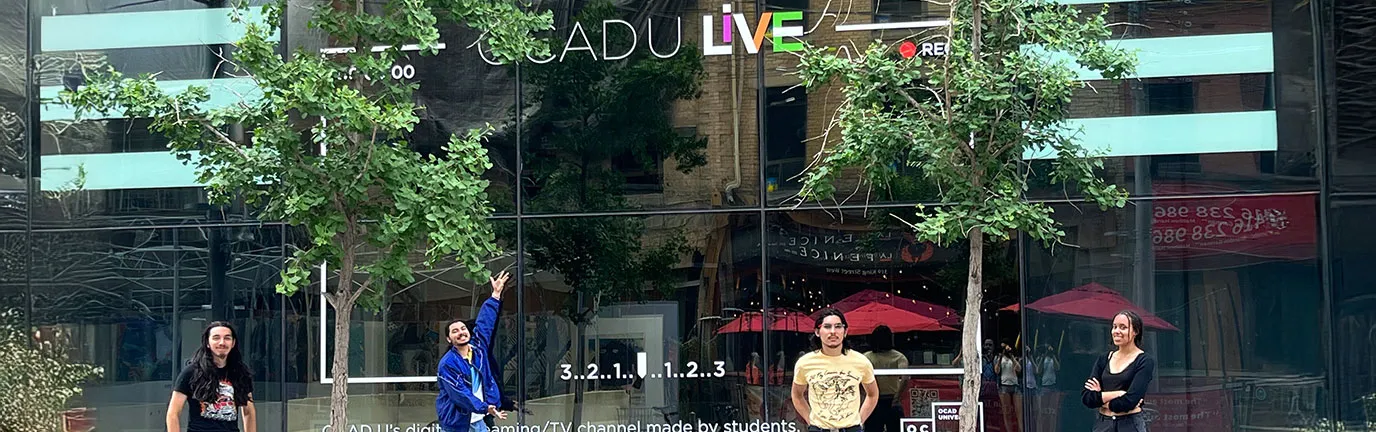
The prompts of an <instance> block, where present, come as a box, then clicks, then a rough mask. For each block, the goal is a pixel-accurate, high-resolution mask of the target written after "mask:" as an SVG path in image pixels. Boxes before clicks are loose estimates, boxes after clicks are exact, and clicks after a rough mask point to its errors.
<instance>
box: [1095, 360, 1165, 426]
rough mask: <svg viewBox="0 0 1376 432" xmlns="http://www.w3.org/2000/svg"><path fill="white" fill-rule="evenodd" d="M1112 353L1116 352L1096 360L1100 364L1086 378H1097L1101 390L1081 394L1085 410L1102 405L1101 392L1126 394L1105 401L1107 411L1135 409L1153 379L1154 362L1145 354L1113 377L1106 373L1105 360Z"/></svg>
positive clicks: (1107, 371)
mask: <svg viewBox="0 0 1376 432" xmlns="http://www.w3.org/2000/svg"><path fill="white" fill-rule="evenodd" d="M1114 354H1116V352H1115V353H1109V355H1107V356H1103V357H1099V361H1097V362H1095V363H1094V371H1093V372H1091V373H1090V375H1089V377H1090V378H1098V379H1099V389H1100V391H1091V390H1088V389H1085V390H1083V391H1081V392H1080V401H1081V402H1083V403H1084V404H1085V406H1086V407H1089V408H1099V407H1101V406H1104V397H1103V392H1106V391H1125V392H1127V393H1126V394H1124V395H1122V396H1120V397H1118V398H1115V399H1113V400H1110V401H1108V409H1109V411H1113V412H1115V413H1125V412H1128V411H1132V410H1133V409H1135V408H1137V404H1138V403H1141V402H1142V398H1143V397H1144V396H1146V394H1147V386H1148V385H1151V381H1152V380H1153V379H1155V378H1156V359H1154V358H1152V357H1151V356H1150V355H1148V354H1147V353H1145V352H1144V353H1141V354H1138V355H1137V358H1136V359H1134V360H1133V361H1132V363H1131V364H1129V365H1128V367H1126V368H1124V369H1123V371H1122V372H1120V373H1116V374H1115V373H1111V372H1109V367H1108V360H1109V359H1110V358H1112V356H1113V355H1114Z"/></svg>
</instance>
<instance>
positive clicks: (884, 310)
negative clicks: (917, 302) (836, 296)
mask: <svg viewBox="0 0 1376 432" xmlns="http://www.w3.org/2000/svg"><path fill="white" fill-rule="evenodd" d="M845 314H846V324H847V328H846V334H850V335H867V334H870V333H874V329H876V328H878V327H879V326H881V325H883V326H888V327H889V329H890V330H893V332H894V333H903V332H910V331H952V330H955V329H953V328H950V327H947V326H944V325H941V322H940V321H937V320H936V319H934V318H932V317H929V316H926V315H922V314H919V313H917V312H913V311H910V310H907V309H902V308H898V307H895V306H893V305H890V304H887V303H879V302H875V303H870V304H867V305H864V306H860V307H858V308H855V309H853V310H851V311H850V312H845Z"/></svg>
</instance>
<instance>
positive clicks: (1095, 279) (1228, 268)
mask: <svg viewBox="0 0 1376 432" xmlns="http://www.w3.org/2000/svg"><path fill="white" fill-rule="evenodd" d="M1316 201H1317V200H1316V195H1309V194H1300V195H1273V196H1246V197H1218V198H1200V199H1178V200H1157V201H1133V202H1131V203H1130V204H1129V206H1128V207H1127V208H1126V209H1122V210H1114V211H1108V212H1096V211H1093V210H1079V209H1083V207H1073V206H1070V205H1058V206H1056V207H1055V210H1056V219H1057V220H1058V221H1060V222H1061V223H1062V224H1064V226H1065V228H1064V229H1065V231H1066V233H1067V238H1066V239H1065V243H1066V244H1063V245H1055V246H1053V247H1049V248H1048V247H1043V246H1041V245H1038V244H1036V243H1031V242H1029V243H1028V247H1027V249H1026V252H1025V253H1026V257H1027V258H1026V259H1027V263H1026V266H1027V276H1026V277H1027V279H1026V281H1025V283H1024V286H1025V287H1026V288H1025V289H1026V292H1025V297H1026V303H1025V304H1023V305H1022V307H1021V313H1022V314H1024V315H1025V316H1024V317H1023V319H1024V321H1025V322H1026V326H1027V327H1026V330H1025V331H1026V332H1027V333H1026V334H1027V335H1028V336H1029V339H1028V342H1029V343H1030V345H1031V346H1032V347H1035V348H1036V353H1037V354H1036V355H1041V356H1050V357H1051V358H1054V359H1056V360H1057V363H1058V364H1059V365H1060V366H1061V367H1060V369H1059V373H1058V374H1057V375H1058V377H1057V378H1058V379H1057V384H1056V385H1054V386H1051V387H1050V388H1047V389H1044V391H1043V392H1041V393H1039V394H1038V395H1037V396H1036V397H1033V398H1030V399H1029V400H1030V402H1029V403H1030V405H1029V408H1028V409H1029V410H1030V411H1033V412H1036V413H1059V414H1058V415H1059V417H1058V418H1057V419H1055V420H1054V421H1051V420H1048V421H1047V423H1044V424H1039V425H1038V428H1037V429H1036V430H1072V429H1075V430H1083V429H1088V428H1089V427H1090V422H1091V421H1092V419H1093V411H1091V410H1090V409H1087V408H1085V407H1083V406H1082V405H1081V404H1080V402H1079V399H1078V397H1079V393H1080V390H1081V388H1082V386H1083V383H1084V381H1085V380H1086V379H1087V377H1088V375H1089V371H1090V369H1091V366H1092V365H1093V364H1094V362H1095V361H1096V360H1097V359H1098V358H1099V357H1100V356H1104V355H1107V353H1108V352H1109V351H1110V350H1112V349H1113V346H1112V344H1111V339H1110V337H1109V322H1110V321H1111V319H1112V317H1113V316H1114V315H1115V314H1117V313H1118V312H1119V311H1122V310H1126V309H1131V310H1134V311H1136V312H1139V313H1140V314H1142V316H1143V318H1144V322H1145V323H1146V331H1145V333H1144V338H1143V346H1142V348H1143V349H1144V350H1146V352H1147V353H1149V354H1150V355H1152V356H1154V358H1155V359H1156V362H1157V377H1156V380H1155V383H1154V384H1153V386H1152V387H1151V390H1150V392H1149V393H1148V394H1147V396H1146V402H1145V404H1144V409H1145V410H1146V412H1147V413H1148V415H1147V418H1148V420H1149V422H1150V427H1151V430H1241V429H1253V428H1297V427H1308V426H1312V425H1314V424H1316V423H1317V421H1318V417H1319V415H1320V413H1322V412H1324V411H1323V410H1324V409H1325V408H1324V405H1323V404H1322V400H1323V398H1324V397H1325V396H1324V395H1325V394H1327V392H1326V391H1325V384H1324V383H1325V370H1326V366H1325V360H1324V359H1325V357H1326V354H1325V353H1324V345H1323V343H1322V338H1319V337H1316V336H1317V335H1321V334H1323V329H1322V327H1321V325H1322V322H1323V314H1324V306H1323V301H1322V299H1323V294H1322V291H1321V285H1320V282H1319V267H1318V257H1317V253H1318V249H1317V245H1318V243H1317V238H1318V226H1319V225H1318V222H1317V218H1316V209H1317V206H1316ZM1277 317H1283V319H1277Z"/></svg>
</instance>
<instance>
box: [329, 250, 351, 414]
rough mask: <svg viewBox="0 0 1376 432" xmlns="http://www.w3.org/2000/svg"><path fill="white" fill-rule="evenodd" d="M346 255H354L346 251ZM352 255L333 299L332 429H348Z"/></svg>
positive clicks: (346, 260)
mask: <svg viewBox="0 0 1376 432" xmlns="http://www.w3.org/2000/svg"><path fill="white" fill-rule="evenodd" d="M345 254H346V255H351V254H349V253H348V252H345ZM352 258H353V257H352V256H345V257H344V259H342V260H341V261H342V262H343V263H344V264H345V265H341V266H340V268H339V286H338V288H336V289H335V294H334V295H335V302H334V358H333V359H331V366H330V376H331V377H333V379H332V381H333V384H331V386H330V430H331V431H348V430H349V417H348V409H349V321H350V317H351V315H353V311H354V303H355V300H354V298H353V295H352V291H353V283H354V282H353V279H354V278H353V276H354V269H353V259H352Z"/></svg>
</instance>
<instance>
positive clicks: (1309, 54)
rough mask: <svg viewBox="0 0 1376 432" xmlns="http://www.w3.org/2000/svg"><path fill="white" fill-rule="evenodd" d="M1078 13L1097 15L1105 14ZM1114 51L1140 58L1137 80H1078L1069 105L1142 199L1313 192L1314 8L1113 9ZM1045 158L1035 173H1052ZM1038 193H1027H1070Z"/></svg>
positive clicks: (1295, 4)
mask: <svg viewBox="0 0 1376 432" xmlns="http://www.w3.org/2000/svg"><path fill="white" fill-rule="evenodd" d="M1081 7H1082V8H1085V9H1088V10H1092V11H1098V10H1099V9H1100V8H1101V7H1103V5H1100V4H1087V5H1084V6H1081ZM1108 10H1109V17H1108V18H1107V20H1108V21H1109V22H1113V23H1118V24H1117V25H1116V27H1115V30H1114V33H1115V36H1116V38H1115V41H1116V42H1114V43H1115V44H1117V45H1118V46H1120V47H1123V48H1127V49H1133V50H1136V51H1137V57H1138V61H1139V65H1138V68H1137V71H1136V75H1135V76H1134V77H1133V78H1134V79H1130V80H1124V81H1105V80H1102V79H1101V77H1100V76H1098V75H1097V74H1092V73H1081V79H1083V80H1085V83H1086V87H1085V88H1083V89H1081V90H1080V91H1078V92H1077V93H1076V95H1075V98H1074V101H1073V102H1072V104H1071V107H1070V117H1071V120H1070V121H1069V124H1070V125H1071V126H1072V127H1077V128H1082V129H1081V134H1080V136H1079V138H1080V140H1081V143H1082V144H1084V145H1085V146H1086V147H1088V148H1090V149H1094V150H1099V151H1102V152H1103V153H1104V154H1105V155H1107V156H1109V160H1107V161H1106V162H1105V167H1104V169H1103V171H1102V175H1103V176H1105V177H1106V178H1108V179H1109V180H1110V181H1112V182H1114V183H1117V184H1119V185H1121V186H1123V187H1124V188H1126V189H1127V190H1128V191H1129V192H1130V193H1132V194H1134V195H1138V196H1168V195H1207V194H1228V193H1238V192H1263V191H1313V190H1318V179H1317V177H1316V172H1317V171H1316V170H1317V163H1316V158H1315V156H1314V155H1315V154H1316V151H1317V147H1316V141H1315V137H1316V132H1317V129H1316V127H1315V125H1316V124H1317V123H1316V122H1315V118H1314V117H1313V115H1312V113H1313V109H1314V107H1315V104H1316V103H1317V102H1316V101H1317V99H1316V98H1315V97H1314V91H1315V85H1314V81H1313V76H1314V75H1313V59H1314V56H1313V42H1312V38H1311V35H1312V34H1313V32H1312V31H1311V29H1310V25H1311V24H1310V21H1309V16H1310V15H1309V3H1308V2H1305V1H1295V0H1246V1H1215V0H1205V1H1194V2H1156V1H1131V2H1112V3H1109V4H1108ZM1048 163H1049V162H1048V161H1040V160H1039V161H1033V162H1032V163H1031V169H1032V170H1033V171H1034V172H1037V173H1044V172H1048V165H1047V164H1048ZM1077 194H1078V192H1076V191H1075V190H1074V189H1073V188H1068V187H1065V186H1063V185H1055V184H1042V185H1037V187H1034V188H1033V189H1032V190H1031V191H1030V192H1029V196H1030V197H1032V198H1034V199H1043V198H1045V199H1055V198H1065V197H1066V196H1068V195H1069V196H1075V195H1077Z"/></svg>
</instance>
